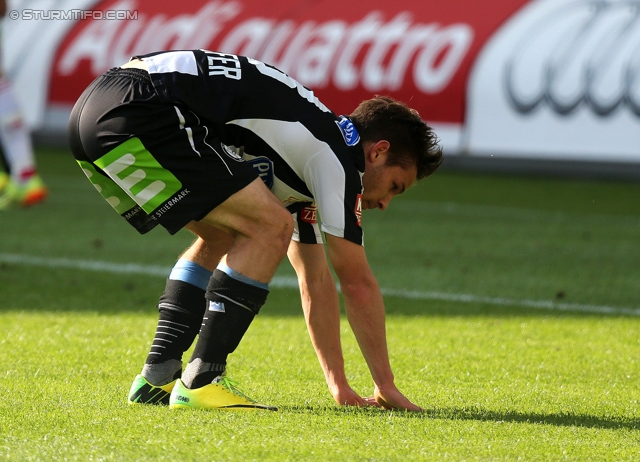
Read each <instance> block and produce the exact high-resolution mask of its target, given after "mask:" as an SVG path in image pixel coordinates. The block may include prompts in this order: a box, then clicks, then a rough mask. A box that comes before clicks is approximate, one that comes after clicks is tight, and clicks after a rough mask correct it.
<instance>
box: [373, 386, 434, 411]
mask: <svg viewBox="0 0 640 462" xmlns="http://www.w3.org/2000/svg"><path fill="white" fill-rule="evenodd" d="M373 395H374V397H375V400H376V402H377V403H378V404H379V405H380V406H382V407H383V408H385V409H390V410H404V411H412V412H422V411H424V409H422V408H421V407H420V406H417V405H415V404H413V403H412V402H411V401H409V400H408V399H407V398H406V397H405V396H404V395H403V394H402V393H400V390H398V389H397V388H396V387H395V386H393V387H386V388H384V389H382V388H379V387H377V386H376V388H375V390H374V392H373Z"/></svg>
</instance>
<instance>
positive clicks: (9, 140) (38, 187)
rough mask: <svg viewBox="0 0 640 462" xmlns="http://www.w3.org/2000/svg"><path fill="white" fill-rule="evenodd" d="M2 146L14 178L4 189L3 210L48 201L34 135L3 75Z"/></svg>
mask: <svg viewBox="0 0 640 462" xmlns="http://www.w3.org/2000/svg"><path fill="white" fill-rule="evenodd" d="M0 143H1V144H2V157H3V162H2V163H3V164H4V170H5V171H6V173H8V174H9V177H10V178H5V180H6V181H5V183H6V184H5V185H4V187H3V188H1V190H0V209H3V208H7V207H8V206H10V205H11V204H12V203H16V204H19V205H22V206H30V205H34V204H37V203H38V202H41V201H42V200H44V199H45V198H46V196H47V189H46V187H45V186H44V183H43V182H42V179H41V178H40V176H39V175H38V172H37V169H36V163H35V157H34V154H33V147H32V145H31V134H30V133H29V130H28V128H27V126H26V124H25V123H24V120H23V118H22V112H21V110H20V107H19V105H18V101H17V100H16V97H15V95H14V93H13V88H12V85H11V82H10V81H9V80H8V79H7V78H6V77H4V76H1V75H0Z"/></svg>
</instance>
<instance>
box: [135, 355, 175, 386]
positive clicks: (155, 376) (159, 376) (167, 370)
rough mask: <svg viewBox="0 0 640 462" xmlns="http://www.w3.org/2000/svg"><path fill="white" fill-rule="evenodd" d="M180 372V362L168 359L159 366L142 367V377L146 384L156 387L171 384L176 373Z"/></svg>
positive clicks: (148, 365) (147, 365)
mask: <svg viewBox="0 0 640 462" xmlns="http://www.w3.org/2000/svg"><path fill="white" fill-rule="evenodd" d="M181 370H182V361H179V360H177V359H170V360H168V361H165V362H163V363H159V364H145V365H144V366H143V367H142V372H141V373H140V375H142V376H143V377H144V378H145V379H147V382H149V383H150V384H151V385H155V386H157V387H159V386H162V385H166V384H167V383H169V382H173V380H174V379H175V376H176V373H178V372H180V371H181Z"/></svg>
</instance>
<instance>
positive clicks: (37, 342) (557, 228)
mask: <svg viewBox="0 0 640 462" xmlns="http://www.w3.org/2000/svg"><path fill="white" fill-rule="evenodd" d="M38 160H39V164H40V168H41V171H42V175H43V177H44V179H45V180H46V182H47V184H48V185H49V187H50V189H51V197H50V199H49V200H48V201H47V202H46V203H44V204H43V205H41V206H38V207H35V208H33V209H28V210H10V211H7V212H3V213H1V214H0V390H2V392H3V399H2V400H1V401H0V460H10V461H13V460H18V461H21V460H46V461H49V460H80V461H86V460H123V461H124V460H126V461H129V460H140V461H157V460H194V461H196V460H197V461H200V460H234V461H235V460H241V461H244V460H278V461H282V460H292V461H299V460H318V461H342V460H349V461H360V460H380V461H387V460H388V461H396V460H398V461H400V460H401V461H405V460H542V461H547V460H612V461H619V460H637V459H638V458H639V457H640V449H639V448H640V409H639V401H640V387H639V385H640V362H639V358H640V245H639V244H640V184H631V183H615V182H595V181H577V180H559V179H548V178H547V179H542V178H527V177H515V176H497V175H496V176H491V175H480V174H470V173H466V174H465V173H458V172H451V171H441V172H438V173H436V175H435V176H434V177H433V178H430V179H428V180H426V181H425V182H424V183H423V184H421V185H419V186H417V187H414V188H412V189H410V190H409V191H408V192H407V193H406V194H405V195H404V196H402V197H400V198H398V199H396V200H394V202H393V203H392V204H391V207H390V209H389V210H388V211H386V212H384V213H381V212H376V211H373V212H368V213H366V214H365V217H364V223H365V225H364V226H365V242H366V246H367V252H368V255H369V259H370V263H371V266H372V267H373V268H374V271H375V272H376V274H377V275H378V279H379V281H380V285H381V286H382V287H383V288H384V290H385V294H386V297H385V300H386V304H387V312H388V317H387V330H388V338H389V344H390V354H391V359H392V365H393V367H394V372H395V375H396V379H397V384H398V386H399V387H400V388H401V390H403V391H404V392H405V393H406V394H407V395H408V396H409V397H410V398H411V399H412V400H413V401H414V402H416V403H418V404H420V405H422V406H423V407H424V408H425V410H426V411H425V412H424V413H422V414H406V413H402V412H388V411H383V410H379V409H346V408H339V407H336V406H335V405H334V404H333V401H332V399H331V397H330V395H329V393H328V392H327V390H326V386H325V384H324V379H323V376H322V372H321V369H320V367H319V365H318V363H317V360H316V358H315V354H314V352H313V349H312V347H311V344H310V342H309V340H308V335H307V333H306V327H305V324H304V319H303V317H302V313H301V310H300V305H299V300H298V294H297V291H296V290H295V289H293V288H292V283H291V282H292V281H291V277H292V276H293V272H292V270H291V268H290V266H289V265H288V263H286V262H285V263H283V265H282V267H281V269H280V270H279V272H278V275H277V277H276V279H275V280H274V283H273V285H272V286H273V289H272V292H271V295H270V298H269V301H268V302H267V305H266V306H265V307H264V308H263V310H262V311H261V313H260V315H259V316H258V317H257V318H256V320H255V322H254V324H253V325H252V326H251V328H250V330H249V333H248V334H247V336H246V337H245V339H244V340H243V342H242V344H241V345H240V347H239V348H238V350H237V351H236V352H235V353H234V354H233V355H232V357H231V358H230V373H231V375H232V376H233V377H234V378H235V379H236V380H238V381H239V382H240V386H241V388H242V389H243V390H244V391H245V392H246V393H247V394H249V395H250V396H253V397H255V398H257V399H259V400H260V401H261V402H266V403H269V404H273V405H276V406H278V407H279V409H280V410H279V411H278V412H246V413H245V412H238V413H233V412H206V411H193V412H189V411H171V410H169V409H167V408H162V407H132V406H129V405H127V403H126V394H127V392H128V388H129V386H130V384H131V380H132V379H133V377H134V376H135V374H137V373H138V372H139V370H140V368H141V366H142V363H143V361H144V358H145V356H146V352H147V348H148V344H149V342H150V340H151V338H152V336H153V332H154V328H155V319H156V311H155V304H156V302H157V298H158V296H159V295H160V293H161V292H162V290H163V288H164V275H166V274H168V271H169V269H170V267H171V266H172V265H173V262H174V260H175V258H176V256H177V255H178V253H179V252H180V251H181V250H182V249H184V248H185V247H186V246H187V245H188V244H189V243H190V241H191V237H190V236H189V235H188V234H187V233H179V234H178V235H176V236H173V237H172V236H169V235H168V234H167V233H165V232H164V231H161V230H159V229H158V230H155V231H153V232H152V233H151V234H150V235H148V236H138V235H137V233H135V231H133V229H132V228H129V227H128V226H127V225H126V224H125V223H124V221H123V220H122V219H120V218H119V217H118V216H117V214H116V213H115V212H113V211H112V210H111V209H110V207H109V206H108V205H107V204H106V203H105V202H104V201H103V200H102V199H101V198H100V196H99V195H98V194H97V193H96V192H95V191H94V190H93V187H92V186H91V185H90V184H89V182H88V181H87V180H86V179H85V178H84V176H83V175H82V173H81V171H80V170H79V169H78V167H77V166H76V165H75V162H74V161H73V160H72V158H71V156H70V155H69V154H68V153H66V152H64V151H58V150H50V149H48V150H44V149H41V150H40V151H39V157H38ZM343 342H344V349H345V356H346V363H347V373H348V376H349V377H350V381H351V383H352V386H353V387H354V388H355V389H356V390H357V391H359V392H360V393H362V394H370V393H371V391H372V384H371V381H370V378H369V376H368V372H367V369H366V366H365V364H364V361H363V360H362V358H361V356H360V355H359V351H358V349H357V346H356V344H355V340H354V338H353V336H352V334H351V332H350V330H349V329H348V326H347V324H346V321H345V322H344V323H343Z"/></svg>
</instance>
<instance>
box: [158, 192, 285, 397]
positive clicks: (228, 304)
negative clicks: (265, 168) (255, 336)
mask: <svg viewBox="0 0 640 462" xmlns="http://www.w3.org/2000/svg"><path fill="white" fill-rule="evenodd" d="M209 225H211V226H216V227H221V228H223V229H225V230H227V232H228V233H230V234H231V235H233V236H234V240H233V244H232V245H231V247H230V249H229V251H228V253H227V255H226V256H225V258H224V259H223V261H221V262H220V264H219V265H218V267H217V268H216V269H215V271H214V272H213V275H212V277H211V279H210V281H209V284H208V287H207V292H206V298H207V301H208V306H207V309H206V312H205V315H204V318H203V323H202V327H201V329H200V335H199V338H198V341H197V343H196V346H195V349H194V352H193V355H192V357H191V359H190V360H189V364H188V365H187V367H186V369H185V371H184V373H183V375H182V379H181V382H178V384H177V385H176V388H175V389H174V393H172V396H171V404H172V407H200V408H226V407H240V408H246V407H251V408H265V406H263V405H259V404H257V403H255V402H253V401H251V400H249V399H247V398H246V397H239V398H238V397H233V396H231V395H229V394H228V392H225V390H224V389H223V387H221V386H220V385H219V384H218V382H219V381H220V380H225V378H224V372H225V370H226V364H227V358H228V356H229V355H230V354H231V353H232V352H233V351H235V349H236V348H237V346H238V345H239V343H240V341H241V340H242V338H243V336H244V334H245V333H246V331H247V329H248V328H249V326H250V325H251V323H252V321H253V319H254V317H255V315H257V314H258V312H259V311H260V308H261V307H262V305H263V304H264V303H265V301H266V298H267V295H268V293H269V286H268V283H269V281H270V280H271V278H272V277H273V274H274V272H275V270H276V268H277V267H278V265H279V263H280V262H281V261H282V259H283V258H284V256H285V255H286V251H287V248H288V244H289V242H290V239H291V234H292V232H293V218H292V217H291V214H290V213H289V212H288V211H287V210H286V209H285V208H284V206H282V204H281V203H280V201H278V200H277V198H276V197H275V196H274V195H273V194H272V193H271V192H270V191H269V190H268V189H267V188H266V187H265V186H264V184H263V183H262V181H260V180H256V181H254V182H253V183H252V184H250V185H249V186H247V187H246V188H244V189H243V190H241V191H239V192H237V193H236V194H234V195H232V196H231V197H230V198H229V199H227V200H226V201H225V202H224V203H222V204H221V205H220V206H218V207H216V208H215V209H214V210H213V211H211V212H210V213H209V214H208V215H207V216H206V217H204V218H203V219H202V220H201V221H200V222H195V223H190V224H189V225H188V226H187V228H188V229H190V230H191V231H193V232H195V233H197V234H199V235H201V236H202V235H203V234H204V233H203V231H205V232H206V230H207V228H208V226H209ZM190 389H191V390H198V391H194V392H192V391H190ZM186 400H188V403H190V404H185V403H186V402H187V401H186Z"/></svg>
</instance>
